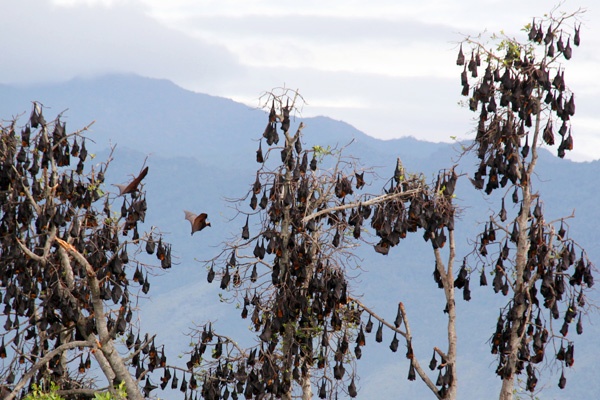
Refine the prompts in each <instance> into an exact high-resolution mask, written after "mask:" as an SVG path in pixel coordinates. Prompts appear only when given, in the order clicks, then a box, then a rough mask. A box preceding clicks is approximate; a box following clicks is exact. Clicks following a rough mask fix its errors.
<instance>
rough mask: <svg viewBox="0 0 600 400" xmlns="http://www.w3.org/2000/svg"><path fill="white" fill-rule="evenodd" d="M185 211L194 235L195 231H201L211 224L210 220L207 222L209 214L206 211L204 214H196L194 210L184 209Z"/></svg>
mask: <svg viewBox="0 0 600 400" xmlns="http://www.w3.org/2000/svg"><path fill="white" fill-rule="evenodd" d="M183 212H184V213H185V219H187V220H188V221H190V224H192V235H193V234H194V233H195V232H198V231H201V230H202V229H204V228H206V227H207V226H210V222H206V218H207V217H208V215H206V213H202V214H200V215H198V214H194V213H193V212H191V211H187V210H183Z"/></svg>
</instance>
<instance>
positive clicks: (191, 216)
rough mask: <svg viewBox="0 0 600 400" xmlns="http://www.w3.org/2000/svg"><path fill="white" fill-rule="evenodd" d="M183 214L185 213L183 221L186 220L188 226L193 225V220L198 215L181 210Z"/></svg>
mask: <svg viewBox="0 0 600 400" xmlns="http://www.w3.org/2000/svg"><path fill="white" fill-rule="evenodd" d="M183 212H184V213H185V219H187V220H188V221H190V224H192V225H194V220H195V219H196V217H197V216H198V215H197V214H194V213H193V212H191V211H187V210H183Z"/></svg>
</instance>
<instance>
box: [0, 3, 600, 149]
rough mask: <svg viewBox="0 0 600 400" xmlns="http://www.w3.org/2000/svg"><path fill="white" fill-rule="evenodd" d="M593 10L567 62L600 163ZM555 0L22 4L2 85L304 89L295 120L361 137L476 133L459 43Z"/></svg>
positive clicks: (4, 43)
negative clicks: (142, 83) (91, 81)
mask: <svg viewBox="0 0 600 400" xmlns="http://www.w3.org/2000/svg"><path fill="white" fill-rule="evenodd" d="M596 3H597V0H579V1H574V0H566V1H564V2H562V3H561V4H560V8H559V9H558V10H554V11H553V13H554V15H558V14H559V13H560V12H561V11H564V12H567V13H570V12H574V11H576V10H578V9H580V8H583V9H585V10H586V12H585V13H583V14H581V15H580V17H579V19H578V23H579V22H580V23H581V24H582V28H581V47H579V48H574V52H573V53H574V55H573V58H572V59H571V61H569V62H566V61H565V60H561V62H562V63H563V65H564V67H565V70H566V73H565V81H566V83H567V85H568V86H569V87H571V89H572V90H573V91H574V92H575V100H576V107H577V111H576V114H575V117H574V118H573V120H572V126H573V137H574V146H575V148H574V150H573V151H572V152H571V153H570V154H568V155H567V158H570V159H573V160H576V161H589V160H594V159H600V116H599V114H598V112H597V110H598V109H600V80H599V79H598V78H597V75H598V73H599V72H600V4H596ZM557 5H559V4H558V3H554V2H552V1H548V0H528V1H523V0H420V1H414V0H411V1H407V0H370V1H368V2H367V1H358V0H318V1H317V0H304V1H290V0H215V1H212V0H169V1H165V0H19V1H3V2H2V3H1V4H0V24H1V26H2V29H1V32H2V40H0V54H2V62H1V63H0V83H4V84H25V85H29V84H37V83H46V82H61V81H66V80H69V79H72V78H75V77H94V76H98V75H103V74H106V73H136V74H139V75H142V76H147V77H152V78H162V79H168V80H170V81H172V82H174V83H176V84H177V85H179V86H181V87H183V88H185V89H189V90H192V91H195V92H201V93H207V94H211V95H216V96H223V97H227V98H231V99H233V100H236V101H239V102H243V103H245V104H248V105H249V106H252V107H258V106H259V98H260V96H261V94H263V93H264V92H265V91H268V90H271V89H273V88H277V87H286V88H290V89H298V90H299V91H300V93H301V95H302V96H303V98H304V99H305V100H306V104H305V105H304V106H303V108H302V110H301V115H302V116H304V117H310V116H315V115H325V116H328V117H331V118H333V119H336V120H343V121H345V122H347V123H349V124H351V125H353V126H355V127H356V128H358V129H360V130H361V131H363V132H365V133H366V134H368V135H370V136H373V137H377V138H381V139H391V138H398V137H403V136H414V137H416V138H418V139H422V140H427V141H433V142H440V141H444V142H450V141H452V140H455V139H467V138H470V137H472V132H473V128H474V126H475V123H474V120H473V118H474V114H473V113H471V112H469V111H468V109H467V108H465V107H464V106H461V102H464V100H465V98H464V97H461V96H460V91H461V86H460V73H461V72H462V69H461V68H460V67H457V66H456V64H455V61H456V54H457V51H458V47H457V46H458V42H459V41H461V40H462V39H463V38H464V37H465V36H466V35H471V36H474V35H477V34H479V33H482V32H483V33H484V35H485V36H484V37H483V39H482V40H484V41H488V38H489V35H490V34H491V33H500V32H504V33H505V34H507V35H508V36H510V37H516V38H518V39H524V38H525V36H524V35H525V34H524V33H523V32H522V31H521V28H522V27H523V26H524V25H525V24H527V23H530V22H531V20H532V18H533V17H534V16H538V17H541V16H543V15H544V14H545V13H548V12H551V11H552V10H553V8H554V7H555V6H557Z"/></svg>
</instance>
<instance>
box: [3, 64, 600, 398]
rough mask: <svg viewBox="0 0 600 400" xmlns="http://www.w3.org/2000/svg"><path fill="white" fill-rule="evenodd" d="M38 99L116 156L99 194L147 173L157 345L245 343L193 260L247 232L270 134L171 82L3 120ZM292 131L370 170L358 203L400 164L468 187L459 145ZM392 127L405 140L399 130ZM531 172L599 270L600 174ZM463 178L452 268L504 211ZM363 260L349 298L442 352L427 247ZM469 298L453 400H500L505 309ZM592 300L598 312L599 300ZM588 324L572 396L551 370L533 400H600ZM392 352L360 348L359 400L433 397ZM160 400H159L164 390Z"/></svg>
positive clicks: (487, 292) (56, 89)
mask: <svg viewBox="0 0 600 400" xmlns="http://www.w3.org/2000/svg"><path fill="white" fill-rule="evenodd" d="M264 89H268V88H264ZM257 97H258V94H257ZM34 100H36V101H39V102H41V103H42V104H43V105H44V106H45V109H44V115H45V116H46V119H50V118H53V117H54V116H55V115H56V114H59V113H61V112H62V113H63V116H62V120H63V121H66V122H67V129H68V130H69V131H73V130H76V129H80V128H83V127H85V126H87V125H88V124H89V123H90V122H92V121H95V122H94V123H93V125H91V127H90V133H89V135H88V137H90V138H91V139H93V141H94V143H89V142H88V150H90V151H91V152H94V153H96V157H97V160H98V162H100V161H103V160H105V159H106V157H107V156H108V155H109V154H110V150H109V147H110V146H111V145H114V144H116V145H117V146H116V149H115V151H114V153H113V158H114V159H113V161H112V162H111V165H110V168H109V170H108V172H107V174H106V182H107V183H124V182H126V181H128V179H129V177H130V175H131V174H137V173H138V172H139V170H140V169H141V167H142V164H143V163H144V162H146V164H147V165H148V166H149V174H148V177H147V178H146V179H145V181H144V183H145V189H146V191H147V201H148V216H147V218H146V224H145V228H149V227H150V226H151V225H152V226H156V227H158V228H159V229H160V230H161V231H162V232H164V233H165V236H166V240H168V241H169V242H171V243H172V244H173V255H174V264H176V265H174V267H173V268H172V269H171V270H169V271H167V272H164V273H163V274H161V276H157V277H154V278H153V279H152V280H151V284H152V287H151V291H150V293H149V294H150V296H151V297H150V299H147V300H144V301H143V302H142V305H141V309H142V314H141V319H142V321H141V323H142V325H144V326H145V327H147V329H148V330H149V331H151V332H156V333H157V334H158V336H157V342H160V343H165V344H167V345H168V347H167V349H169V350H170V351H171V355H170V358H171V360H173V359H174V358H175V357H176V355H177V354H180V353H181V352H183V351H185V350H186V346H187V344H188V342H189V340H188V339H187V338H185V336H183V334H184V333H185V332H188V330H189V329H188V328H189V327H191V326H193V324H194V323H197V324H202V323H204V322H206V321H207V320H214V321H216V322H215V326H216V329H218V330H219V331H220V332H222V333H224V334H227V335H229V336H232V337H235V338H236V339H238V338H239V340H240V342H242V343H244V341H246V342H247V343H252V341H251V340H252V337H253V336H252V335H253V334H252V333H251V332H250V331H248V330H247V321H244V320H241V319H240V318H239V310H236V309H235V307H234V306H232V305H229V304H225V303H221V302H219V297H218V293H219V292H220V291H219V289H218V284H215V283H213V284H212V285H209V284H208V283H207V282H206V270H205V269H204V268H203V264H202V263H201V262H199V261H198V260H207V259H210V258H212V257H214V256H215V255H216V254H218V252H219V245H220V244H221V243H222V242H223V241H226V240H228V239H230V238H232V237H233V236H235V235H239V233H240V231H241V227H242V225H243V224H244V222H245V219H243V220H242V218H241V217H239V218H237V219H236V218H235V216H236V212H235V207H234V204H233V203H231V202H230V201H228V200H227V199H238V198H242V197H244V196H245V195H246V193H247V191H248V190H249V189H250V186H251V184H252V182H253V181H254V178H255V173H256V169H257V164H256V161H255V151H256V149H257V148H258V139H259V138H260V137H261V134H262V132H263V130H264V127H265V124H266V117H265V113H264V112H263V111H262V110H258V109H253V108H251V107H248V106H245V105H242V104H239V103H236V102H234V101H231V100H228V99H223V98H219V97H214V96H209V95H206V94H200V93H194V92H190V91H187V90H184V89H182V88H180V87H178V86H176V85H174V84H173V83H171V82H169V81H166V80H157V79H149V78H142V77H139V76H135V75H108V76H101V77H96V78H91V79H76V80H72V81H69V82H66V83H60V84H52V85H36V86H27V87H25V86H23V87H18V86H5V85H0V117H1V118H2V119H3V120H4V121H7V120H10V119H12V118H13V117H17V116H19V115H21V114H22V118H21V119H20V120H19V122H18V123H20V124H24V123H25V120H26V119H27V117H28V115H29V112H30V111H31V101H34ZM448 107H454V105H453V104H449V105H448ZM397 118H401V116H400V117H397ZM390 119H391V118H390ZM300 120H302V121H303V122H304V123H305V125H306V128H304V130H303V133H304V139H303V145H304V147H305V148H306V147H311V146H314V145H319V146H331V147H332V148H338V149H339V148H342V147H345V149H344V153H345V154H346V155H351V156H353V157H356V158H357V159H358V160H359V161H360V163H361V164H362V165H363V166H364V167H365V168H368V167H373V168H374V172H375V174H371V176H370V177H369V179H368V180H367V190H366V192H372V193H379V192H380V190H381V188H382V186H383V185H384V184H385V182H386V180H387V179H388V178H389V177H390V176H391V175H392V172H393V169H394V167H395V162H396V158H397V157H400V158H401V159H402V161H403V163H404V166H405V168H406V169H407V171H408V172H413V173H415V172H423V173H424V174H425V176H426V177H427V180H428V181H430V180H431V179H432V178H433V177H434V175H435V174H436V173H437V171H439V170H440V169H442V168H449V167H451V166H452V165H455V164H458V165H459V166H458V168H457V170H458V171H459V173H462V174H470V175H472V173H473V172H474V171H475V165H476V162H475V159H474V158H472V157H470V156H465V157H462V158H460V157H459V155H460V144H459V143H455V144H444V143H428V142H423V141H418V140H416V139H413V138H402V139H395V140H388V141H382V140H378V139H374V138H372V137H369V136H367V135H366V134H364V133H362V132H360V131H358V130H356V129H355V128H353V127H352V126H350V125H348V124H346V123H344V122H341V121H335V120H332V119H330V118H327V117H316V118H306V119H297V120H293V121H292V129H295V127H296V126H297V124H298V123H299V122H300ZM398 127H399V129H401V123H398ZM451 135H452V132H449V136H451ZM575 140H576V139H575ZM575 143H576V142H575ZM575 145H576V144H575ZM537 171H538V176H537V178H536V179H537V181H536V183H535V185H536V187H537V189H538V190H539V193H540V197H541V199H542V200H543V205H544V212H545V215H546V219H547V220H554V219H559V218H561V217H564V216H569V215H571V214H573V213H574V214H575V218H574V219H568V220H566V222H567V224H568V225H569V227H570V236H571V237H573V238H575V240H576V241H577V242H578V243H579V244H580V245H581V246H582V247H584V248H585V249H586V250H587V252H588V255H589V257H590V259H591V260H592V262H595V263H596V264H598V260H600V250H599V249H598V238H597V224H598V222H600V212H599V210H598V206H597V205H598V194H599V190H598V188H597V186H596V185H595V182H596V179H595V178H596V177H597V176H599V175H600V162H598V161H595V162H587V163H575V162H571V161H568V160H560V159H557V158H556V157H554V156H553V155H552V154H550V153H549V152H547V151H545V150H543V151H542V152H541V154H540V161H539V168H538V169H537ZM466 178H467V177H466V176H463V177H461V179H460V180H459V185H458V187H457V190H456V195H457V204H458V205H459V206H461V207H462V208H463V210H462V212H461V219H460V220H459V221H457V224H456V225H457V228H456V229H457V230H456V235H457V238H458V243H457V244H458V249H457V260H461V259H462V258H463V257H464V256H466V255H467V254H468V253H469V252H470V251H471V250H472V246H473V245H472V243H471V242H469V241H468V239H472V238H474V237H475V235H476V234H477V233H479V232H481V230H482V229H483V225H482V223H484V222H486V221H487V220H488V218H489V214H490V212H496V213H497V212H498V211H499V210H498V209H497V208H499V195H495V196H491V197H488V196H485V194H483V193H482V192H479V191H476V190H475V189H474V188H473V187H472V185H471V184H470V183H469V180H468V179H466ZM110 189H112V187H107V190H110ZM246 203H247V202H246ZM242 204H243V203H242ZM511 207H513V205H512V203H511V204H510V205H509V204H508V203H507V208H509V213H510V212H511ZM184 209H189V210H193V211H195V212H207V213H208V215H209V220H210V221H211V222H212V227H211V228H207V229H205V230H204V231H202V232H200V233H197V234H196V235H194V236H190V227H189V223H188V222H187V221H185V220H184V217H183V210H184ZM513 211H516V209H515V210H513ZM357 255H358V257H359V262H358V264H359V267H360V269H357V270H356V271H355V272H354V273H353V275H355V276H357V278H356V280H355V282H353V288H352V291H353V292H354V293H355V294H362V295H363V298H362V299H363V302H365V304H368V305H370V306H371V307H372V308H373V309H375V310H376V311H377V312H378V313H379V314H380V315H382V316H385V317H386V318H390V319H392V318H393V317H394V316H395V310H396V305H397V303H398V302H399V301H402V302H404V304H405V306H406V308H407V312H408V314H409V318H410V319H411V327H412V330H413V336H414V338H415V340H414V342H413V345H414V349H415V354H416V356H417V357H419V358H420V359H421V360H422V361H421V363H422V364H423V363H425V364H426V361H427V360H428V359H429V358H430V357H431V351H432V348H433V346H439V347H444V346H445V335H446V331H445V327H446V321H445V319H444V315H443V313H442V310H443V308H444V306H445V304H444V298H443V295H441V293H438V292H437V290H438V289H437V288H436V285H435V284H434V282H433V279H432V277H431V273H432V271H433V266H434V260H433V255H432V253H431V248H430V245H429V243H425V242H424V241H423V239H422V237H421V236H420V235H419V234H417V235H413V236H412V237H410V236H409V238H407V240H406V241H404V242H403V243H401V244H400V245H399V246H398V247H397V248H394V249H393V250H392V251H390V254H389V256H387V257H383V256H381V255H379V254H376V253H374V252H373V251H372V248H371V247H370V246H368V245H364V246H361V247H360V248H358V249H357ZM474 286H475V285H474ZM472 291H473V293H472V296H473V299H472V300H471V301H470V302H465V301H463V300H462V298H460V299H458V300H457V302H458V303H457V306H458V310H457V314H458V324H457V328H458V335H459V351H458V353H459V359H458V363H459V374H460V375H459V377H458V379H459V380H460V382H459V398H461V399H482V398H490V396H491V397H493V398H495V397H496V396H497V394H496V393H498V388H499V387H500V380H499V379H498V378H496V376H495V373H494V370H495V362H494V361H495V358H494V356H492V355H491V354H490V346H489V343H487V340H488V339H489V337H490V336H491V335H492V333H493V330H494V327H495V324H496V318H497V315H498V309H499V307H502V306H504V305H505V302H506V298H502V296H499V295H494V294H493V292H492V289H491V288H490V287H483V288H479V287H473V288H472ZM591 300H595V301H596V304H600V296H598V295H597V293H595V299H591ZM586 322H587V324H586V325H585V326H584V335H583V336H582V337H581V338H579V337H576V338H575V343H576V362H575V366H574V368H573V370H574V371H567V372H566V374H567V379H568V384H567V387H566V389H565V390H563V391H561V390H559V389H558V387H557V385H556V383H557V380H558V378H557V377H558V376H559V375H560V371H552V372H553V374H554V375H552V378H551V379H550V380H548V381H547V380H545V378H547V377H549V376H551V374H550V371H546V373H544V374H543V375H542V379H541V381H540V386H541V384H544V383H547V384H548V388H547V390H544V391H543V392H542V393H541V394H540V395H539V397H540V398H541V399H553V398H560V399H582V398H590V396H591V395H590V393H598V392H599V391H600V382H599V381H598V379H597V371H598V368H599V367H600V360H599V359H598V354H600V344H599V343H598V341H597V340H596V335H597V334H598V333H600V329H599V328H598V314H597V313H593V314H592V315H591V320H590V321H586ZM557 329H558V327H557ZM572 334H574V333H572ZM243 336H244V337H245V338H244V337H243ZM389 340H391V335H390V334H389V333H388V334H387V336H386V335H385V334H384V342H383V343H382V344H376V343H375V341H374V335H371V336H370V337H367V346H366V349H365V351H363V359H361V360H360V361H359V362H358V363H357V375H358V376H360V381H357V386H358V387H359V398H403V397H406V398H431V394H430V392H428V390H426V388H425V385H423V384H422V382H420V381H415V382H409V381H407V380H406V376H407V374H408V367H409V363H408V362H407V360H406V359H405V358H404V352H403V351H399V352H398V354H394V353H391V352H390V351H389V349H388V347H387V342H388V341H389ZM431 376H432V377H433V378H434V379H435V376H433V374H432V375H431ZM154 394H156V395H159V396H161V397H165V396H164V395H162V394H161V393H160V391H156V392H154ZM167 397H168V396H167ZM524 397H525V395H524ZM592 397H593V396H592Z"/></svg>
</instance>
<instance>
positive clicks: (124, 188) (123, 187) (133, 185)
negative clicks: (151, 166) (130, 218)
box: [113, 167, 148, 196]
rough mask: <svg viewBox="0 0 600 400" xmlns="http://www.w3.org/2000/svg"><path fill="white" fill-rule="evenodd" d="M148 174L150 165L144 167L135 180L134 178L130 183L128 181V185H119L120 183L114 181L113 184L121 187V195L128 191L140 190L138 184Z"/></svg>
mask: <svg viewBox="0 0 600 400" xmlns="http://www.w3.org/2000/svg"><path fill="white" fill-rule="evenodd" d="M147 174H148V167H146V168H144V169H143V170H142V172H140V174H139V175H138V176H137V177H136V178H135V179H134V180H132V181H131V182H130V183H128V184H127V185H119V184H116V183H114V184H113V186H116V187H118V188H119V192H120V193H119V196H123V195H125V194H127V193H133V192H135V191H137V190H138V185H139V184H140V182H141V181H142V179H144V178H145V177H146V175H147Z"/></svg>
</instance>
